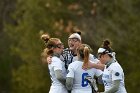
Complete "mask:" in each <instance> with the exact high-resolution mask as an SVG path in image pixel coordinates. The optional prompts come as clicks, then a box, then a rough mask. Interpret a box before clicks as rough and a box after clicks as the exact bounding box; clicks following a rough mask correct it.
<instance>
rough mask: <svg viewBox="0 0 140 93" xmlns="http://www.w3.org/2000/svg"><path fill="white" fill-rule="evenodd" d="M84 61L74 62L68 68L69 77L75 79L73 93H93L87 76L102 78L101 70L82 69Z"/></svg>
mask: <svg viewBox="0 0 140 93" xmlns="http://www.w3.org/2000/svg"><path fill="white" fill-rule="evenodd" d="M82 65H83V62H82V61H74V62H72V63H71V64H70V65H69V67H68V74H67V77H71V78H73V79H74V80H73V87H72V92H71V93H91V92H92V90H91V87H90V85H89V84H88V82H87V80H85V77H86V76H91V77H93V76H97V77H98V76H100V75H101V74H102V71H101V70H97V69H95V68H92V69H89V70H83V69H82Z"/></svg>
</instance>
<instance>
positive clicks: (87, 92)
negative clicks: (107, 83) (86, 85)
mask: <svg viewBox="0 0 140 93" xmlns="http://www.w3.org/2000/svg"><path fill="white" fill-rule="evenodd" d="M71 93H92V91H91V90H80V89H74V90H72V92H71Z"/></svg>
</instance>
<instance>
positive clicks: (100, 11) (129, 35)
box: [0, 0, 140, 93]
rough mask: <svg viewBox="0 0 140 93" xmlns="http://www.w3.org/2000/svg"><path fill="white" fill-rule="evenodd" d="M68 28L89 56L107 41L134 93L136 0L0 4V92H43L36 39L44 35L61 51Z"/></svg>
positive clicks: (138, 62)
mask: <svg viewBox="0 0 140 93" xmlns="http://www.w3.org/2000/svg"><path fill="white" fill-rule="evenodd" d="M72 27H77V28H78V29H80V30H81V32H82V39H83V43H87V44H89V45H90V46H91V47H92V49H93V54H95V55H96V53H97V49H98V48H99V47H100V45H101V44H102V41H103V40H104V39H106V38H108V39H110V40H111V41H112V44H113V45H112V47H113V49H114V50H115V52H116V54H117V55H116V57H117V60H118V61H119V63H120V64H121V66H122V68H123V69H124V73H125V84H126V89H127V91H128V93H139V88H140V80H139V79H140V74H139V71H140V69H139V68H140V57H139V53H140V39H139V36H140V31H139V30H140V0H0V38H1V39H0V93H48V91H49V88H50V83H51V82H50V77H49V73H48V68H47V64H42V63H41V57H40V54H41V52H42V50H43V49H44V48H45V46H44V43H43V42H42V41H41V39H40V35H41V34H43V33H46V32H47V33H49V34H50V36H51V37H58V38H60V39H61V40H62V42H64V44H65V47H67V38H68V35H69V33H70V31H71V29H72ZM101 90H102V89H101Z"/></svg>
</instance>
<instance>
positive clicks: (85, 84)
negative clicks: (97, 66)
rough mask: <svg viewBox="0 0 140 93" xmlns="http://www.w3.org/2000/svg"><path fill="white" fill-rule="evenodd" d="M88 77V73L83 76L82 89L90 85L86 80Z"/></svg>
mask: <svg viewBox="0 0 140 93" xmlns="http://www.w3.org/2000/svg"><path fill="white" fill-rule="evenodd" d="M86 76H88V73H83V74H82V84H81V85H82V87H86V86H87V85H88V81H87V80H86V79H85V78H86Z"/></svg>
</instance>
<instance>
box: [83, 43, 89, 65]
mask: <svg viewBox="0 0 140 93" xmlns="http://www.w3.org/2000/svg"><path fill="white" fill-rule="evenodd" d="M89 53H90V50H89V48H88V47H87V46H85V47H84V63H83V67H87V66H88V62H89Z"/></svg>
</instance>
